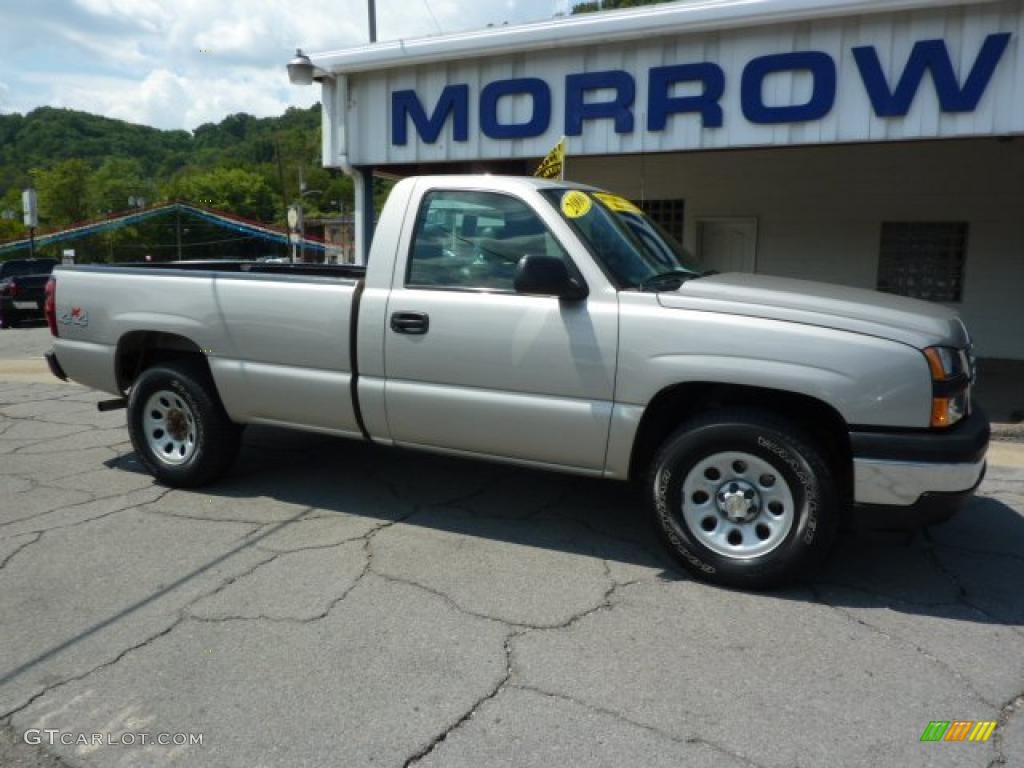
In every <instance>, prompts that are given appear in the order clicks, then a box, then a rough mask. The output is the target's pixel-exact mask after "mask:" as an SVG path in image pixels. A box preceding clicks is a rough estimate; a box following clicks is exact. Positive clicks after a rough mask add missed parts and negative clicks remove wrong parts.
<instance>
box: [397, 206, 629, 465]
mask: <svg viewBox="0 0 1024 768" xmlns="http://www.w3.org/2000/svg"><path fill="white" fill-rule="evenodd" d="M417 201H418V208H416V207H414V208H413V209H411V210H415V211H416V213H415V215H414V217H413V218H412V221H411V222H410V225H407V230H408V231H407V233H406V235H405V236H403V238H402V246H400V250H405V253H404V254H400V255H399V258H398V260H397V264H396V269H395V277H394V282H393V290H392V293H391V296H390V298H389V300H388V309H387V317H388V328H387V330H386V332H385V347H384V352H385V359H384V366H385V375H386V383H385V400H386V408H387V418H388V424H389V426H390V431H391V436H392V438H393V439H394V440H395V442H396V443H399V444H405V445H410V446H419V447H431V448H439V449H447V450H451V451H458V452H468V453H472V454H478V455H487V456H493V457H505V458H510V459H517V460H523V461H529V462H537V463H540V464H546V465H558V466H563V467H571V468H575V469H577V470H589V471H594V472H600V471H601V470H603V468H604V460H605V449H606V446H607V440H608V427H609V421H610V418H611V411H612V400H613V397H614V383H615V360H616V345H617V337H618V302H617V298H616V294H615V291H614V289H612V288H611V286H607V285H606V286H603V288H604V290H594V289H593V287H592V289H591V292H590V296H589V297H588V298H587V299H585V300H579V301H566V300H559V299H558V298H556V297H553V296H526V295H519V294H516V292H515V290H514V289H513V276H514V273H515V268H516V264H517V263H518V261H519V259H520V258H521V257H522V256H523V255H525V254H544V255H548V256H556V257H559V258H562V259H565V260H566V262H567V263H568V264H569V265H570V269H571V270H573V269H576V266H575V265H573V260H572V257H571V255H570V252H569V251H568V250H567V249H566V247H565V246H564V245H563V243H562V242H560V240H559V239H558V238H557V237H556V236H555V234H553V232H552V229H555V230H556V231H557V229H558V228H559V227H560V226H563V225H562V222H561V221H560V220H559V219H558V216H557V213H556V212H555V211H554V210H551V211H544V209H543V207H544V206H545V205H547V204H546V203H545V202H544V201H543V200H542V199H541V198H540V197H539V195H538V196H537V199H536V200H535V201H533V204H532V205H531V204H528V203H527V202H526V201H525V200H524V199H523V198H521V197H519V196H516V195H512V194H507V193H502V192H493V191H473V190H455V189H434V190H427V191H422V192H419V193H418V194H414V196H413V201H412V202H413V205H414V206H416V204H417ZM563 228H564V226H563ZM566 231H567V230H566ZM575 247H580V246H578V245H577V246H575ZM585 266H587V267H589V268H591V269H592V268H593V265H592V264H587V265H585Z"/></svg>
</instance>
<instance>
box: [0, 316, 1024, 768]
mask: <svg viewBox="0 0 1024 768" xmlns="http://www.w3.org/2000/svg"><path fill="white" fill-rule="evenodd" d="M46 346H47V343H46V332H45V329H39V328H35V329H18V330H16V331H5V332H3V333H0V726H2V728H0V765H3V766H54V765H69V766H147V767H149V766H169V765H176V766H190V767H192V766H196V767H202V766H218V767H220V766H247V767H249V768H257V767H260V766H288V767H291V766H325V765H338V766H365V765H374V766H385V767H386V766H395V767H396V768H397V767H398V766H405V765H418V766H491V765H502V766H506V765H507V766H513V765H514V766H552V765H581V766H583V765H586V766H616V768H620V767H621V766H662V765H663V766H715V767H716V768H718V767H720V766H721V767H723V768H725V767H729V766H773V767H774V766H872V768H874V767H875V766H888V765H892V766H991V765H1008V766H1012V765H1024V715H1022V714H1020V713H1019V712H1018V710H1019V709H1021V708H1024V695H1022V694H1024V597H1022V592H1021V584H1024V464H1022V462H1021V461H1020V456H1021V453H1020V450H1024V449H1022V448H1017V447H1011V446H1008V445H1007V446H1002V445H1001V446H998V447H997V449H996V450H994V451H993V459H994V461H995V463H996V464H997V465H996V466H993V467H991V469H990V472H989V475H988V477H987V479H986V480H985V483H984V485H983V486H982V488H981V491H980V494H979V497H978V498H977V499H976V500H975V501H974V502H973V503H972V505H971V507H970V508H969V509H968V510H967V511H966V512H965V513H964V514H962V515H961V516H960V517H958V518H957V519H956V520H954V521H953V522H951V523H949V524H947V525H945V526H942V527H938V528H935V529H932V530H931V531H929V532H926V533H924V534H920V535H916V536H914V537H912V538H908V537H905V536H897V537H894V536H874V537H860V538H847V539H845V540H844V541H843V543H842V544H841V545H840V547H839V548H838V549H837V551H836V553H835V555H834V557H833V559H832V561H831V563H830V565H829V567H828V569H827V571H826V573H825V574H824V575H823V577H822V579H821V580H820V581H818V582H816V583H815V584H813V585H810V586H805V587H800V588H793V589H790V590H786V591H781V592H775V593H769V594H745V593H740V592H730V591H726V590H722V589H716V588H711V587H707V586H703V585H701V584H698V583H695V582H693V581H692V580H690V579H689V578H687V577H686V576H685V575H684V574H683V573H682V572H681V571H680V570H679V569H677V568H676V567H675V566H674V565H673V564H672V563H671V562H670V561H669V560H668V559H666V557H664V556H663V555H662V553H661V551H660V549H659V547H658V545H657V544H656V543H655V542H654V541H653V539H652V537H651V536H650V534H649V531H648V528H647V524H646V520H645V519H644V516H643V514H642V511H641V507H640V502H639V499H638V497H637V496H636V495H635V493H634V492H632V491H631V490H630V489H629V488H626V487H620V486H616V485H609V484H604V483H600V482H596V481H589V480H580V479H574V478H568V477H561V476H557V475H549V474H543V473H539V472H532V471H525V470H518V469H509V468H506V467H500V466H491V465H487V464H478V463H471V462H464V461H458V460H454V459H446V458H438V457H433V456H424V455H417V454H411V453H405V452H399V451H390V450H384V449H378V448H374V447H371V446H365V445H361V444H355V443H347V442H344V441H340V440H333V439H329V438H325V437H320V436H315V435H303V434H296V433H289V432H283V431H276V430H270V429H250V430H248V431H247V433H246V439H245V448H244V451H243V455H242V457H241V459H240V461H239V463H238V465H237V467H236V470H235V472H234V473H233V474H232V475H231V476H230V478H229V479H228V480H226V481H225V482H222V483H220V484H218V485H216V486H214V487H211V488H208V489H204V490H202V491H200V492H184V491H171V490H168V489H165V488H161V487H159V486H156V485H154V484H153V482H152V481H151V479H150V478H149V477H148V475H145V474H143V473H142V472H141V471H140V468H139V466H138V464H137V463H136V461H135V459H134V457H133V455H132V450H131V446H130V444H129V442H128V437H127V433H126V431H125V428H124V423H123V422H124V414H123V412H114V413H107V414H101V413H98V412H97V411H96V409H95V402H96V401H97V400H98V399H100V396H98V395H96V394H94V393H91V392H89V391H87V390H84V389H82V388H79V387H76V386H70V385H64V384H61V383H59V382H57V381H55V380H50V379H47V378H46V377H45V376H41V375H38V373H35V372H36V371H38V359H37V358H38V355H39V354H40V353H41V350H42V349H45V348H46ZM935 720H973V721H983V720H995V721H998V723H999V724H998V726H997V728H996V729H995V732H994V734H993V736H992V738H990V739H989V740H988V741H987V742H984V743H971V742H964V743H944V742H940V743H922V742H921V741H920V738H921V735H922V733H923V731H924V730H925V728H926V726H927V725H928V724H929V722H930V721H935ZM31 729H56V730H58V731H59V732H60V734H71V735H72V738H74V739H76V740H77V738H78V734H86V735H89V734H94V733H101V734H107V735H111V736H112V738H111V740H113V741H118V740H120V741H126V740H127V739H124V738H121V737H123V736H126V735H127V736H131V735H132V734H142V733H146V734H151V735H155V734H160V733H167V734H179V733H183V734H201V735H202V744H201V745H175V744H171V745H166V746H164V745H155V744H140V743H138V741H137V739H138V737H136V743H135V744H124V743H114V744H109V743H106V741H107V738H106V737H105V738H104V740H102V742H101V743H88V744H80V743H79V744H68V745H62V744H60V743H59V741H60V740H59V738H58V739H57V743H56V744H54V745H52V746H51V745H49V744H45V743H44V744H40V745H34V744H26V743H24V741H25V739H24V734H25V733H26V732H27V731H31ZM32 732H34V731H32Z"/></svg>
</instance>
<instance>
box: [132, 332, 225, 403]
mask: <svg viewBox="0 0 1024 768" xmlns="http://www.w3.org/2000/svg"><path fill="white" fill-rule="evenodd" d="M179 360H188V361H190V362H192V363H195V364H198V365H200V366H201V367H202V369H203V370H205V371H206V373H207V374H208V375H209V376H210V380H211V381H212V380H213V375H212V372H211V370H210V364H209V361H208V360H207V358H206V355H205V354H204V353H203V350H202V348H201V347H200V346H199V345H198V344H196V342H194V341H193V340H192V339H189V338H187V337H185V336H181V335H179V334H176V333H167V332H165V331H130V332H128V333H126V334H124V335H123V336H121V338H120V339H118V342H117V350H116V352H115V353H114V375H115V377H116V380H117V386H118V388H119V389H120V390H121V391H122V392H127V391H128V390H129V389H130V388H131V386H132V384H134V383H135V380H136V379H137V378H138V377H139V375H140V374H141V373H142V372H143V371H145V370H146V369H147V368H151V367H152V366H154V365H158V364H161V363H170V362H176V361H179Z"/></svg>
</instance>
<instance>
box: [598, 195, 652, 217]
mask: <svg viewBox="0 0 1024 768" xmlns="http://www.w3.org/2000/svg"><path fill="white" fill-rule="evenodd" d="M594 197H596V198H597V199H598V200H600V201H601V202H602V203H604V204H605V205H607V206H608V207H609V208H611V209H612V210H613V211H615V212H616V213H643V211H641V210H640V209H639V208H637V207H636V206H635V205H633V204H632V203H631V202H629V200H627V199H626V198H624V197H619V196H618V195H610V194H608V193H607V192H595V193H594Z"/></svg>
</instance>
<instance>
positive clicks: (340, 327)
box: [54, 261, 365, 435]
mask: <svg viewBox="0 0 1024 768" xmlns="http://www.w3.org/2000/svg"><path fill="white" fill-rule="evenodd" d="M364 273H365V269H364V268H363V267H355V266H348V265H323V264H294V265H293V264H266V263H262V262H242V261H191V262H167V263H156V264H152V263H149V264H124V265H114V266H77V267H58V268H57V269H56V270H55V271H54V275H55V277H56V281H57V288H56V304H57V307H56V309H57V329H58V333H59V338H57V339H55V340H54V349H55V350H56V352H57V354H58V357H59V359H60V360H61V364H62V365H63V367H64V370H65V371H66V372H67V374H68V375H69V376H70V377H71V378H72V379H75V380H76V381H79V382H81V383H84V384H86V385H88V386H91V387H94V388H96V389H100V390H102V391H105V392H111V393H115V394H119V393H120V392H121V391H122V389H123V387H122V384H121V381H120V380H119V377H120V376H121V375H123V367H124V363H123V360H124V351H125V349H126V348H129V349H130V346H131V344H132V343H133V339H138V337H139V335H140V334H143V335H148V336H149V337H150V338H152V337H153V336H154V335H157V336H158V337H159V338H160V340H161V343H162V344H169V345H171V348H172V349H186V350H191V351H193V352H195V351H198V352H200V353H202V354H203V355H205V356H206V358H207V360H208V362H209V367H210V372H211V373H212V375H213V378H214V380H215V382H216V384H217V389H218V391H219V393H220V395H221V398H222V400H223V402H224V406H225V408H226V409H227V411H228V413H229V414H230V416H231V418H232V419H234V420H235V421H237V422H239V423H270V424H281V425H289V426H298V427H302V428H306V429H316V430H319V431H327V432H332V433H336V434H346V435H349V434H350V435H359V434H360V431H359V425H358V420H357V418H356V416H355V409H354V407H353V401H352V398H351V397H350V384H351V379H352V376H351V372H352V369H353V368H352V359H351V355H352V349H353V344H352V338H351V331H352V328H353V326H354V319H353V314H354V311H355V310H356V308H357V306H358V302H357V292H358V289H359V288H361V284H362V278H363V275H364Z"/></svg>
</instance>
